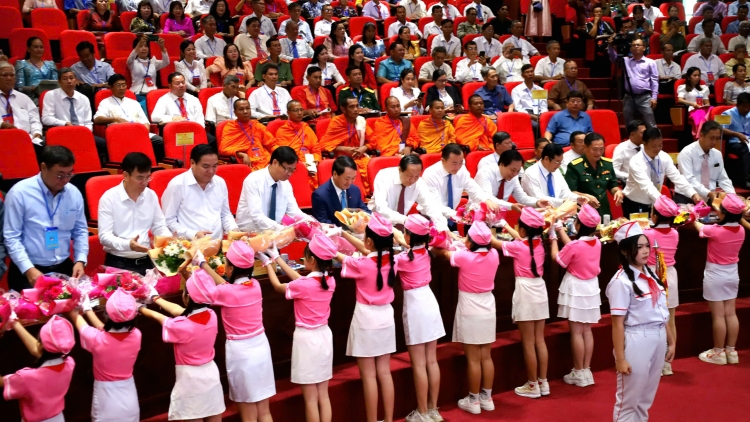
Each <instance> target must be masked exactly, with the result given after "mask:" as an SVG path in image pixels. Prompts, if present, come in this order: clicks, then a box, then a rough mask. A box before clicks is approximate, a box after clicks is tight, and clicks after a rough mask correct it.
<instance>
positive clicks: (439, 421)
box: [427, 405, 481, 422]
mask: <svg viewBox="0 0 750 422" xmlns="http://www.w3.org/2000/svg"><path fill="white" fill-rule="evenodd" d="M480 406H481V405H480ZM427 416H429V417H430V418H431V419H432V420H433V421H434V422H443V421H444V420H445V419H443V417H442V416H440V412H438V410H437V407H436V408H434V409H429V410H428V411H427Z"/></svg>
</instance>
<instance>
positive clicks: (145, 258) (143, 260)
mask: <svg viewBox="0 0 750 422" xmlns="http://www.w3.org/2000/svg"><path fill="white" fill-rule="evenodd" d="M107 255H109V256H110V257H112V258H113V259H114V260H120V261H125V262H131V263H134V264H135V265H141V264H143V263H146V262H149V261H150V260H151V258H150V257H149V256H148V255H146V256H142V257H140V258H125V257H122V256H117V255H114V254H111V253H108V254H107Z"/></svg>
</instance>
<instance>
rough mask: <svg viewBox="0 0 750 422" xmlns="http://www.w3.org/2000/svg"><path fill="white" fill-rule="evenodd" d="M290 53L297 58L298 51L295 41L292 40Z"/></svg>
mask: <svg viewBox="0 0 750 422" xmlns="http://www.w3.org/2000/svg"><path fill="white" fill-rule="evenodd" d="M292 55H293V56H294V58H295V59H299V53H298V52H297V41H292Z"/></svg>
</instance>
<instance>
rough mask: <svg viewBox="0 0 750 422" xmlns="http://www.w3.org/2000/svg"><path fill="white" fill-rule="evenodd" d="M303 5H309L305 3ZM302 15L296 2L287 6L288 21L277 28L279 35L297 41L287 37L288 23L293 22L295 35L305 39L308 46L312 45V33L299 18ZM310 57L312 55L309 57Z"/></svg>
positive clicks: (289, 36)
mask: <svg viewBox="0 0 750 422" xmlns="http://www.w3.org/2000/svg"><path fill="white" fill-rule="evenodd" d="M305 4H309V2H308V3H305ZM301 13H302V6H301V5H300V4H299V3H298V2H294V3H292V4H290V5H289V19H288V20H286V21H284V22H283V23H282V25H281V28H279V35H287V38H289V39H297V37H292V36H291V35H288V33H287V30H288V26H287V25H288V23H289V22H294V23H295V24H297V33H298V35H299V36H301V37H302V38H304V39H305V42H307V43H308V44H312V43H313V36H312V31H311V30H310V25H308V24H307V22H305V20H304V19H302V18H301V17H300V15H301ZM300 57H306V56H300ZM310 57H312V55H310Z"/></svg>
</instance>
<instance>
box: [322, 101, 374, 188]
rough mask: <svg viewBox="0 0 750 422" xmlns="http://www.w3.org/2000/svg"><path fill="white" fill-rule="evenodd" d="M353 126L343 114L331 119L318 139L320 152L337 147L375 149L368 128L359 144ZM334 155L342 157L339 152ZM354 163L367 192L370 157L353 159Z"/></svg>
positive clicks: (370, 130) (357, 135)
mask: <svg viewBox="0 0 750 422" xmlns="http://www.w3.org/2000/svg"><path fill="white" fill-rule="evenodd" d="M354 126H355V125H351V124H349V122H347V121H346V116H344V115H343V114H342V115H339V116H336V117H334V118H333V119H331V123H330V124H329V125H328V129H327V130H326V134H325V135H323V137H322V138H320V142H319V143H320V150H321V151H334V150H335V149H336V148H337V147H354V148H359V147H360V146H362V145H367V149H376V148H377V145H376V144H375V142H374V141H373V134H372V129H370V126H369V125H368V126H366V129H365V139H364V142H360V139H359V133H358V132H357V130H356V128H355V127H354ZM335 154H336V155H337V156H338V155H342V154H341V153H339V152H336V153H335ZM354 162H355V163H357V168H358V169H359V174H360V176H361V177H362V184H364V185H365V190H367V192H369V191H370V183H369V181H368V179H367V164H368V163H369V162H370V157H368V156H363V157H360V158H357V159H355V160H354Z"/></svg>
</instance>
